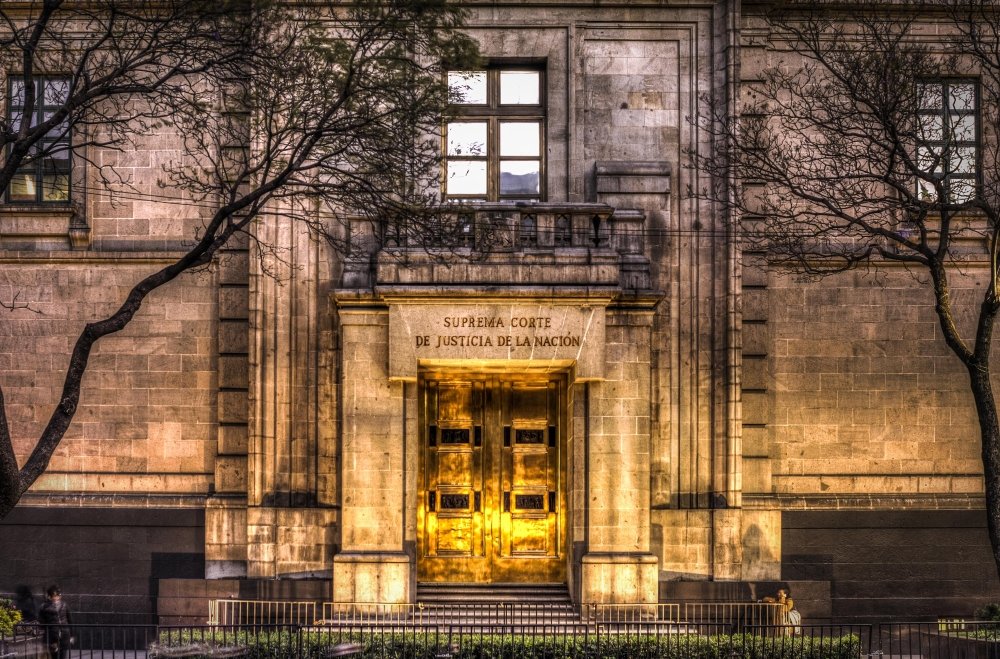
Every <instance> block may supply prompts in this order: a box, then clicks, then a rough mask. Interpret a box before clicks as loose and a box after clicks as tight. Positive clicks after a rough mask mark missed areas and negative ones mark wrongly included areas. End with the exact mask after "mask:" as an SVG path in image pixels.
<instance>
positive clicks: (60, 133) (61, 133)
mask: <svg viewBox="0 0 1000 659" xmlns="http://www.w3.org/2000/svg"><path fill="white" fill-rule="evenodd" d="M53 114H55V113H54V112H45V113H43V114H42V121H48V120H49V119H51V118H52V115H53ZM68 133H69V123H68V122H67V121H66V120H65V119H63V120H62V121H61V122H59V123H58V124H56V125H55V126H53V128H52V130H50V131H49V132H48V133H47V136H48V137H49V138H51V139H60V138H64V137H68Z"/></svg>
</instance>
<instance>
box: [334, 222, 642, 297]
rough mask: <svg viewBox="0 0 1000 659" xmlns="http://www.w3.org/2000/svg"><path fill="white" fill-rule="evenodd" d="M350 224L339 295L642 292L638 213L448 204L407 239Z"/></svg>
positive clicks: (394, 231)
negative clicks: (433, 289)
mask: <svg viewBox="0 0 1000 659" xmlns="http://www.w3.org/2000/svg"><path fill="white" fill-rule="evenodd" d="M376 228H377V227H375V226H374V225H373V224H372V223H371V222H370V221H367V220H358V221H357V222H356V223H354V224H352V227H351V238H352V239H351V249H350V253H349V255H348V257H347V258H346V259H345V269H344V275H343V280H342V284H341V286H342V288H345V289H371V288H377V289H381V290H385V289H393V290H396V291H405V290H409V289H412V290H414V291H416V290H420V289H427V288H428V287H436V288H442V287H443V288H464V289H468V288H476V289H480V290H483V289H488V290H490V291H498V292H502V291H503V290H506V289H510V288H520V289H524V288H528V289H538V288H553V287H558V288H567V287H571V288H577V289H578V288H581V287H582V288H586V289H588V290H593V289H604V290H609V291H610V290H614V291H620V290H627V291H633V292H639V291H648V290H649V288H650V280H649V260H648V259H647V258H646V256H645V240H644V230H645V215H644V214H643V213H642V212H640V211H635V210H615V209H613V208H611V207H610V206H608V205H605V204H593V203H578V204H566V203H504V204H485V203H484V204H475V205H468V206H446V207H442V208H441V209H440V210H439V212H436V213H434V214H433V215H432V216H431V221H428V222H424V223H423V225H422V226H421V227H420V229H418V230H412V231H410V232H409V234H407V232H406V231H405V230H403V229H402V228H401V227H389V228H386V227H383V228H381V232H380V233H381V235H376Z"/></svg>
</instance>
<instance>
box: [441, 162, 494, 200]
mask: <svg viewBox="0 0 1000 659" xmlns="http://www.w3.org/2000/svg"><path fill="white" fill-rule="evenodd" d="M445 186H446V191H447V194H450V195H485V194H486V163H485V162H484V161H482V160H458V161H455V160H450V161H448V180H447V181H446V183H445Z"/></svg>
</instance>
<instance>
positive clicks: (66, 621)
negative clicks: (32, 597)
mask: <svg viewBox="0 0 1000 659" xmlns="http://www.w3.org/2000/svg"><path fill="white" fill-rule="evenodd" d="M45 595H46V599H45V604H42V606H41V608H40V609H38V622H39V623H41V625H42V626H43V628H44V629H45V644H46V645H47V646H48V649H49V657H50V658H51V659H66V658H67V657H69V648H70V645H71V644H72V631H71V629H70V625H71V624H73V618H72V616H71V615H70V612H69V605H68V604H66V602H64V601H63V600H62V593H60V592H59V586H55V585H53V586H49V588H48V590H46V591H45Z"/></svg>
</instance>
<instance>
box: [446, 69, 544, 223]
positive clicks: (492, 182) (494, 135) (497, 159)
mask: <svg viewBox="0 0 1000 659" xmlns="http://www.w3.org/2000/svg"><path fill="white" fill-rule="evenodd" d="M480 71H482V72H484V73H485V74H486V102H485V103H481V104H471V103H449V104H448V109H447V113H446V116H445V119H444V122H443V123H444V126H443V130H442V131H441V153H442V154H443V166H442V174H441V190H442V194H441V196H442V198H443V199H444V200H445V201H448V202H452V203H496V202H503V201H544V200H545V199H546V198H547V189H546V188H547V186H546V180H547V178H548V177H547V158H546V150H547V149H546V143H547V140H546V132H547V129H546V126H547V120H548V113H547V107H548V102H547V94H546V91H547V89H546V71H545V66H544V64H540V63H529V64H523V63H512V62H509V61H494V62H489V63H487V64H485V65H483V66H480V67H476V68H475V69H450V70H447V71H446V72H445V78H446V84H447V76H448V74H450V73H458V72H469V73H472V72H480ZM509 72H515V73H516V72H530V73H536V74H538V103H537V104H516V105H515V104H502V103H501V102H500V75H501V73H509ZM462 122H470V123H485V124H486V155H484V156H479V155H470V156H465V155H457V156H454V155H449V154H448V126H449V124H451V123H462ZM518 122H524V123H532V122H537V123H538V131H539V135H538V155H537V156H504V155H501V153H500V125H501V123H518ZM501 161H503V162H533V161H538V192H537V193H536V194H501V192H500V165H501ZM452 162H485V164H486V193H485V195H483V194H452V193H450V192H449V191H448V179H449V175H448V167H449V163H452Z"/></svg>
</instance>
